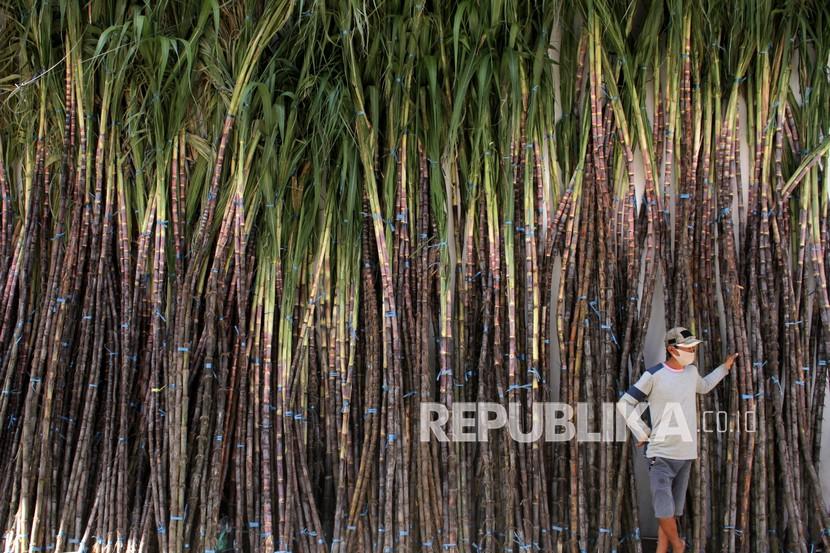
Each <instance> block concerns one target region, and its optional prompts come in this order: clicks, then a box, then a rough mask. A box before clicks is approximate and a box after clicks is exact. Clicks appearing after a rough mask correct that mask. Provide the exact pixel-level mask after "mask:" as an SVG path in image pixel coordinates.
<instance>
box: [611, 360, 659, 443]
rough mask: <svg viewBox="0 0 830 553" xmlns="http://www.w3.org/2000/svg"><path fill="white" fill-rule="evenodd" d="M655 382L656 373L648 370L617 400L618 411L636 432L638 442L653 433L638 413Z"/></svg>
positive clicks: (633, 431)
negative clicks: (641, 403) (639, 406)
mask: <svg viewBox="0 0 830 553" xmlns="http://www.w3.org/2000/svg"><path fill="white" fill-rule="evenodd" d="M653 384H654V375H653V374H652V373H651V372H649V371H646V372H644V373H643V374H642V375H641V376H640V379H639V380H637V382H635V383H634V384H632V385H631V386H629V388H628V390H626V391H625V393H624V394H623V395H622V397H621V398H620V399H619V401H618V402H617V411H618V412H619V413H620V414H621V415H622V416H623V419H625V424H626V425H627V426H628V428H630V429H631V433H632V434H634V436H635V437H636V438H637V441H638V442H642V441H645V440H647V439H648V437H649V436H650V435H651V429H650V428H649V427H648V426H647V425H646V423H645V422H644V421H643V419H642V417H641V415H640V414H639V413H637V406H638V405H639V404H640V402H642V401H645V400H646V399H647V398H648V395H649V394H650V393H651V388H652V385H653Z"/></svg>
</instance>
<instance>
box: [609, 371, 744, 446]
mask: <svg viewBox="0 0 830 553" xmlns="http://www.w3.org/2000/svg"><path fill="white" fill-rule="evenodd" d="M728 372H729V371H727V370H726V365H724V364H721V365H719V366H718V367H717V368H716V369H715V370H713V371H712V372H710V373H709V374H707V375H706V376H700V373H699V372H698V370H697V366H696V365H694V364H691V363H690V364H688V365H686V366H685V367H684V368H682V369H673V368H671V367H669V366H668V365H666V364H665V363H659V364H657V365H654V366H653V367H651V368H650V369H648V370H646V372H644V373H643V374H642V376H640V379H639V380H637V382H635V383H634V384H633V385H631V387H629V388H628V390H627V391H626V392H625V393H624V394H623V395H622V397H621V398H620V399H619V401H618V402H617V411H618V412H619V413H620V414H621V415H622V416H623V418H624V419H625V422H626V424H627V425H628V427H629V428H630V429H631V432H632V433H633V434H634V436H635V438H636V439H637V441H638V442H640V441H643V440H645V439H648V443H647V444H646V446H645V447H646V457H666V458H668V459H697V396H696V394H705V393H708V392H709V391H710V390H711V389H712V388H714V387H715V386H716V385H717V384H718V382H720V381H721V380H722V379H723V378H724V377H725V376H726V375H727V374H728ZM644 401H645V402H647V403H648V409H649V413H650V415H651V425H652V428H649V427H648V426H647V425H646V424H645V422H644V421H643V419H642V418H641V414H642V413H641V411H640V412H638V406H639V404H640V402H644Z"/></svg>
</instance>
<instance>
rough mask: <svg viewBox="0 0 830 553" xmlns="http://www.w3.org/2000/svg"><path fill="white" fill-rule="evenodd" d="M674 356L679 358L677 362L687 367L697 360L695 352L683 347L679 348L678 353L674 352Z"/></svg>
mask: <svg viewBox="0 0 830 553" xmlns="http://www.w3.org/2000/svg"><path fill="white" fill-rule="evenodd" d="M672 357H674V358H675V359H677V362H678V363H680V364H681V365H683V366H684V367H685V366H686V365H688V364H689V363H691V362H692V361H694V360H695V352H693V351H683V350H682V349H679V350H677V354H673V355H672Z"/></svg>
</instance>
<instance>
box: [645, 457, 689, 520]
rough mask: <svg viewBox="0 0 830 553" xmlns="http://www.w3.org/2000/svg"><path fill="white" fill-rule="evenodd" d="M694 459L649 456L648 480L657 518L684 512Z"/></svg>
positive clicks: (678, 514)
mask: <svg viewBox="0 0 830 553" xmlns="http://www.w3.org/2000/svg"><path fill="white" fill-rule="evenodd" d="M692 461H694V459H667V458H666V457H650V458H648V482H649V485H650V486H651V502H652V504H653V505H654V516H656V517H657V518H665V517H670V516H680V515H682V514H683V507H684V505H685V504H686V488H688V486H689V473H690V472H691V469H692Z"/></svg>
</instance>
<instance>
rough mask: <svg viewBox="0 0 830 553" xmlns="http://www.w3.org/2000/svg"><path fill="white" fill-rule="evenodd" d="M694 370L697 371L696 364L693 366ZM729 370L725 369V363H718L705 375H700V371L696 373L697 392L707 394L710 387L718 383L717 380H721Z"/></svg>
mask: <svg viewBox="0 0 830 553" xmlns="http://www.w3.org/2000/svg"><path fill="white" fill-rule="evenodd" d="M695 370H696V371H697V370H698V369H697V366H695ZM728 372H729V371H727V370H726V365H724V364H720V365H718V367H717V368H716V369H715V370H713V371H712V372H710V373H709V374H707V375H706V376H700V371H698V373H697V393H699V394H708V393H709V392H710V391H711V390H712V388H714V387H715V386H717V385H718V382H720V381H721V380H723V377H725V376H726V374H727V373H728Z"/></svg>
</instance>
